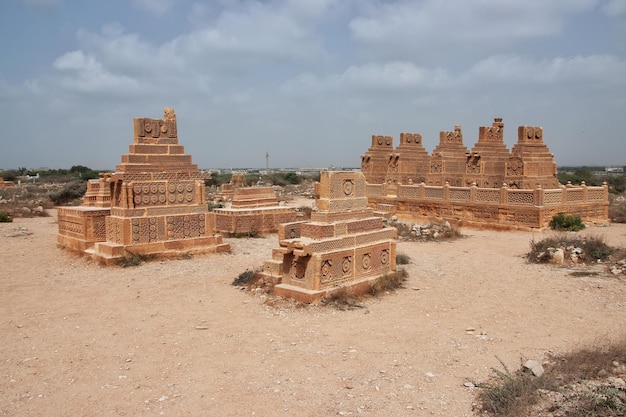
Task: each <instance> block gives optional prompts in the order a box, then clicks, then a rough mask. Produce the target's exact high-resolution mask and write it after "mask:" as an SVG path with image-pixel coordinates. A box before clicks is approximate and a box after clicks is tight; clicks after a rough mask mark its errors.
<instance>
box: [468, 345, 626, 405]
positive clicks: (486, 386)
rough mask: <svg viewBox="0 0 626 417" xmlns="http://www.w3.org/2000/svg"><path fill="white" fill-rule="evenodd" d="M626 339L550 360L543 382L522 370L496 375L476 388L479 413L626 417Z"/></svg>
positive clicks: (542, 378)
mask: <svg viewBox="0 0 626 417" xmlns="http://www.w3.org/2000/svg"><path fill="white" fill-rule="evenodd" d="M625 364H626V338H622V339H621V340H618V341H616V342H610V341H609V342H601V343H597V344H595V346H593V347H590V348H581V349H577V350H574V351H572V352H569V353H566V354H564V355H559V356H551V357H549V363H548V364H545V365H544V368H545V369H544V371H545V372H544V373H543V375H541V376H539V377H535V376H533V375H532V374H530V373H528V372H525V371H523V370H522V368H520V370H518V371H516V372H514V373H511V372H510V371H509V370H508V369H507V368H506V366H504V364H503V366H504V372H502V371H498V370H494V377H493V378H492V381H491V382H488V383H481V384H476V386H477V387H478V388H479V389H480V391H479V393H478V396H477V399H478V403H479V408H480V410H481V411H483V412H485V413H486V415H488V416H508V417H522V416H529V415H552V414H549V413H551V412H556V414H553V415H558V416H563V417H616V416H620V417H621V416H623V415H624V414H625V413H626V392H625V390H624V387H623V385H621V384H623V380H622V382H621V384H620V383H619V382H616V381H617V379H616V376H619V375H623V374H624V372H626V366H625Z"/></svg>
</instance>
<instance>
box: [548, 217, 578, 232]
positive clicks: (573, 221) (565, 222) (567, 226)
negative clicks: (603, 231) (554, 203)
mask: <svg viewBox="0 0 626 417" xmlns="http://www.w3.org/2000/svg"><path fill="white" fill-rule="evenodd" d="M585 227H586V226H585V223H583V221H582V219H581V218H580V216H578V215H571V214H565V213H558V214H555V215H554V216H553V217H552V220H550V229H552V230H558V231H561V232H578V231H581V230H583V229H584V228H585Z"/></svg>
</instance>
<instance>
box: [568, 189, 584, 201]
mask: <svg viewBox="0 0 626 417" xmlns="http://www.w3.org/2000/svg"><path fill="white" fill-rule="evenodd" d="M581 201H583V190H567V202H568V203H575V202H581Z"/></svg>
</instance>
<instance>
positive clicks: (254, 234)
mask: <svg viewBox="0 0 626 417" xmlns="http://www.w3.org/2000/svg"><path fill="white" fill-rule="evenodd" d="M228 237H230V238H234V239H244V238H253V239H257V238H263V237H265V236H263V235H262V234H261V233H259V231H258V230H256V229H250V230H249V231H247V232H237V233H229V234H228Z"/></svg>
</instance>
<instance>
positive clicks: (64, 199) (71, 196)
mask: <svg viewBox="0 0 626 417" xmlns="http://www.w3.org/2000/svg"><path fill="white" fill-rule="evenodd" d="M86 191H87V183H86V182H85V181H72V182H70V183H68V184H66V185H65V186H64V187H63V188H62V189H61V190H59V191H55V192H52V193H50V195H49V196H48V197H49V198H50V200H52V202H53V203H54V205H56V206H62V205H68V204H75V203H77V200H79V199H81V198H82V197H83V195H85V192H86Z"/></svg>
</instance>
